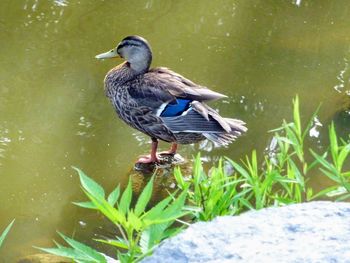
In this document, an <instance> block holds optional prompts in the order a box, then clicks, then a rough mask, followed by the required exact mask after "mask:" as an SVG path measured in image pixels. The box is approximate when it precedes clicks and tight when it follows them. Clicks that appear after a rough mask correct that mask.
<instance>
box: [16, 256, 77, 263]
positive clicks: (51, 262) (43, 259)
mask: <svg viewBox="0 0 350 263" xmlns="http://www.w3.org/2000/svg"><path fill="white" fill-rule="evenodd" d="M70 262H72V261H71V260H70V259H66V258H63V257H59V256H55V255H50V254H35V255H30V256H26V257H23V258H21V259H19V260H18V261H17V263H70Z"/></svg>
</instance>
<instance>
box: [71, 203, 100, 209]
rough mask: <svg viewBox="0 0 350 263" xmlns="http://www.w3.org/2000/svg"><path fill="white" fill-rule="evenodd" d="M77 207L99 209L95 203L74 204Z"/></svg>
mask: <svg viewBox="0 0 350 263" xmlns="http://www.w3.org/2000/svg"><path fill="white" fill-rule="evenodd" d="M72 203H73V204H75V205H76V206H79V207H82V208H87V209H97V207H96V206H95V205H94V203H93V202H72Z"/></svg>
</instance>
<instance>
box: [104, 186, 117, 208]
mask: <svg viewBox="0 0 350 263" xmlns="http://www.w3.org/2000/svg"><path fill="white" fill-rule="evenodd" d="M119 195H120V187H119V185H118V186H117V187H116V188H115V189H114V190H113V191H112V192H111V193H110V194H109V196H108V198H107V202H108V203H109V204H110V205H111V206H114V205H115V204H116V203H117V201H118V198H119Z"/></svg>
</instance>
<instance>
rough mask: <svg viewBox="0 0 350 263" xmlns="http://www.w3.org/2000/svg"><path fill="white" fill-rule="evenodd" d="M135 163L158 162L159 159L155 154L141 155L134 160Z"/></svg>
mask: <svg viewBox="0 0 350 263" xmlns="http://www.w3.org/2000/svg"><path fill="white" fill-rule="evenodd" d="M136 163H144V164H151V163H159V159H158V157H157V156H152V155H143V156H140V158H139V159H138V160H137V161H136Z"/></svg>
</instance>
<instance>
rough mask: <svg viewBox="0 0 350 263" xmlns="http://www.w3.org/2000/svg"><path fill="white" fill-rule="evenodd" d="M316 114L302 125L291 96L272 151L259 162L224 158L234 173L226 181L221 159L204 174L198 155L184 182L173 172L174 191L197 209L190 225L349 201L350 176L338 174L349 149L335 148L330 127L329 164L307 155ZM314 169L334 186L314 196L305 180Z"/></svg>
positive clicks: (343, 144) (296, 101)
mask: <svg viewBox="0 0 350 263" xmlns="http://www.w3.org/2000/svg"><path fill="white" fill-rule="evenodd" d="M317 111H318V110H317ZM317 111H316V112H315V113H314V114H313V115H312V116H311V118H310V120H309V121H308V122H307V123H306V125H305V126H303V125H302V122H301V118H300V111H299V99H298V97H296V98H295V99H294V100H293V119H292V121H291V122H286V121H283V123H282V126H281V127H279V128H277V129H275V130H272V131H271V132H272V133H273V134H274V136H273V139H272V143H271V144H272V146H271V147H270V149H269V151H267V152H265V153H264V154H263V156H262V157H261V158H260V159H259V158H258V155H257V153H256V151H255V150H253V151H252V154H251V156H246V157H245V159H243V160H240V161H239V162H237V161H233V160H231V159H229V158H225V161H226V162H228V163H230V164H231V165H232V167H233V168H234V173H233V174H232V175H230V176H229V175H227V174H226V173H225V169H224V168H223V165H222V164H223V161H222V159H220V161H219V164H218V166H217V167H213V168H211V170H210V171H211V172H210V173H206V172H205V171H204V170H203V167H202V164H201V161H200V156H199V155H198V156H197V158H196V159H195V163H194V168H193V172H192V176H190V177H189V178H186V177H184V176H183V175H182V173H181V171H180V169H179V168H177V169H175V171H174V175H175V179H176V182H177V185H178V187H179V188H180V189H187V190H188V200H189V202H190V203H191V204H193V205H195V206H197V207H199V208H200V210H193V212H192V213H193V215H194V220H204V221H207V220H211V219H212V218H214V217H215V216H219V215H233V214H238V213H240V212H242V211H244V210H247V209H261V208H264V207H268V206H272V205H287V204H292V203H300V202H304V201H309V200H313V199H316V198H320V197H322V196H325V195H328V196H330V195H341V197H339V198H338V199H337V200H343V199H346V198H350V172H349V171H343V170H344V164H345V160H346V159H347V157H348V156H349V154H350V145H349V144H346V142H344V141H342V142H341V146H338V139H337V135H336V133H335V129H334V126H333V125H332V126H331V127H330V153H331V157H332V161H327V158H326V157H327V153H325V154H323V155H322V156H321V155H318V154H316V153H315V152H314V151H312V150H311V153H312V156H314V159H312V158H310V157H312V156H308V155H307V150H308V149H306V147H305V140H306V137H307V135H308V134H309V132H310V129H311V128H312V124H313V120H314V118H315V116H316V114H317ZM310 159H311V160H310ZM320 166H321V167H320ZM316 167H318V168H319V169H320V170H321V171H322V172H323V173H324V174H325V175H326V176H328V177H329V178H330V179H332V180H333V181H334V182H336V185H335V186H332V187H329V188H327V189H325V190H323V191H321V192H320V193H317V194H316V195H314V194H313V190H312V189H311V187H309V186H308V179H309V177H310V174H311V173H310V172H311V170H313V169H315V168H316Z"/></svg>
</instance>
